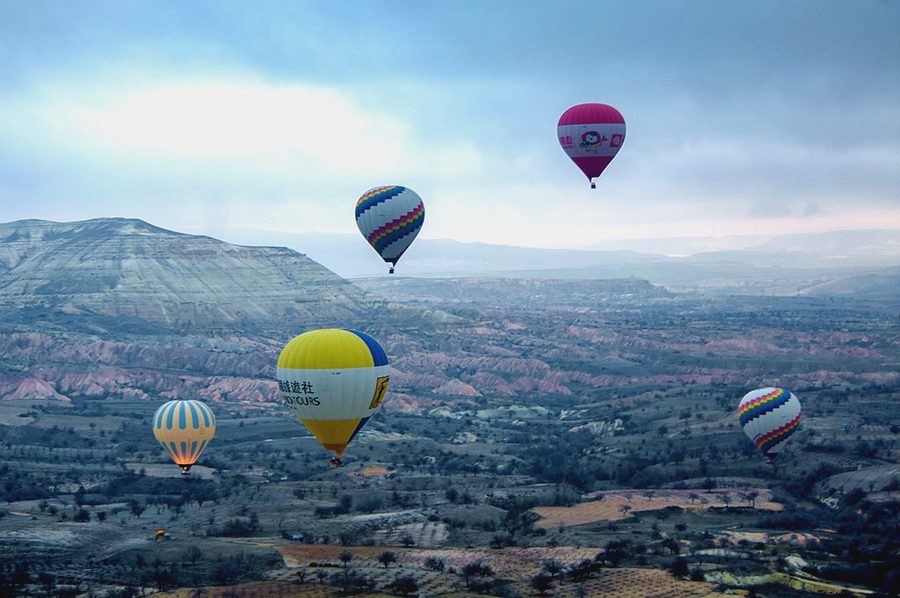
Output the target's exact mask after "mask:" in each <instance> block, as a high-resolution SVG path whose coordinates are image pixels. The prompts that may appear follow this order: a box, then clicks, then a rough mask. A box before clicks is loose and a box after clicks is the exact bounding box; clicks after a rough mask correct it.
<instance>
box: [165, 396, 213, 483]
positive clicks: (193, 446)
mask: <svg viewBox="0 0 900 598" xmlns="http://www.w3.org/2000/svg"><path fill="white" fill-rule="evenodd" d="M215 433H216V416H215V415H213V412H212V409H210V408H209V407H207V406H206V403H203V402H202V401H195V400H193V399H187V400H176V401H169V402H168V403H165V404H163V405H162V406H161V407H160V408H159V409H157V410H156V413H155V414H154V415H153V435H154V436H156V440H158V441H159V443H160V444H161V445H162V447H163V448H164V449H166V451H168V453H169V455H171V456H172V460H173V461H175V464H176V465H178V466H179V467H181V473H183V474H185V475H186V474H187V473H188V472H189V471H190V470H191V466H192V465H193V464H194V463H196V462H197V459H199V458H200V453H202V452H203V449H205V448H206V445H207V444H209V441H210V440H212V439H213V436H214V435H215Z"/></svg>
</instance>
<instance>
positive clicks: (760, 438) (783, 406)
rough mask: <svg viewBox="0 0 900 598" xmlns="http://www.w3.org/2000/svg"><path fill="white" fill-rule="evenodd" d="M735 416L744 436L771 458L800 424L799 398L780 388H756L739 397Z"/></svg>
mask: <svg viewBox="0 0 900 598" xmlns="http://www.w3.org/2000/svg"><path fill="white" fill-rule="evenodd" d="M738 417H739V418H740V422H741V427H742V428H743V429H744V433H745V434H746V435H747V437H748V438H750V440H752V441H753V442H754V444H756V447H757V448H758V449H759V450H761V451H762V452H763V454H764V455H766V457H769V459H773V458H774V457H775V455H776V454H777V453H778V452H779V451H780V450H781V449H782V448H783V447H784V443H785V441H787V439H788V438H790V437H791V435H792V434H793V433H794V432H796V431H797V428H798V426H799V425H800V419H801V418H802V413H801V409H800V400H799V399H798V398H797V396H796V395H795V394H794V393H792V392H791V391H789V390H785V389H783V388H772V387H767V388H758V389H756V390H751V391H750V392H748V393H747V394H746V395H744V398H742V399H741V402H740V404H739V405H738Z"/></svg>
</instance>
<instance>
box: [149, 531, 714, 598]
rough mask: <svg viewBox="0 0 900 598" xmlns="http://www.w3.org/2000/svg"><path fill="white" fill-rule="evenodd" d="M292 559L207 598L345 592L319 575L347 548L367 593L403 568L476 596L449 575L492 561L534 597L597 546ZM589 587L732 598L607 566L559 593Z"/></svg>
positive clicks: (325, 549) (430, 585) (288, 554)
mask: <svg viewBox="0 0 900 598" xmlns="http://www.w3.org/2000/svg"><path fill="white" fill-rule="evenodd" d="M274 548H276V549H277V550H278V551H279V552H280V553H281V554H282V556H283V557H284V560H285V564H286V565H287V569H282V570H278V571H273V572H271V574H270V577H271V579H270V580H269V581H265V582H258V583H250V584H241V585H237V586H230V587H221V588H217V587H211V588H206V589H205V590H204V593H203V596H204V597H207V598H223V597H225V596H240V597H248V598H257V597H259V598H262V597H264V596H281V597H285V598H288V597H294V596H311V597H314V598H316V597H321V598H324V597H331V596H338V595H339V593H338V591H337V589H335V588H332V587H331V586H329V585H328V584H327V583H323V582H322V581H320V580H319V578H318V577H317V575H316V573H317V572H319V571H322V572H323V573H324V574H325V575H326V576H328V577H330V576H331V575H333V574H334V573H336V572H339V571H341V570H342V569H341V563H340V559H339V555H340V553H342V552H344V551H347V552H350V553H351V554H352V555H353V560H352V561H351V563H350V566H351V567H352V568H353V569H354V570H356V571H358V572H360V573H362V574H364V575H366V576H368V577H370V578H371V579H372V580H373V581H374V582H375V589H374V590H373V592H372V593H367V594H366V595H367V596H388V595H391V594H384V593H379V590H383V589H384V588H386V586H387V585H388V584H390V583H391V581H392V580H393V579H394V578H395V577H396V576H397V575H398V574H400V573H403V574H410V575H413V576H414V577H415V578H416V580H417V581H418V582H419V592H421V593H424V594H425V595H426V596H430V597H436V596H440V597H449V596H461V597H462V596H476V594H472V593H470V592H467V591H466V587H465V583H464V581H463V579H462V578H461V577H460V576H459V575H456V574H452V573H449V570H450V568H451V567H452V568H454V569H455V570H457V571H459V570H460V569H461V568H462V567H463V566H464V565H466V564H468V563H472V562H480V563H482V564H485V565H489V566H490V567H491V568H492V569H493V570H494V572H495V574H496V576H497V577H498V578H503V579H507V580H510V585H511V586H512V588H513V589H514V590H515V591H516V592H518V593H519V594H521V595H523V596H528V595H532V594H534V591H533V590H532V589H531V588H530V585H529V583H530V580H531V578H532V576H534V575H535V574H537V573H538V571H539V570H540V568H541V566H542V563H543V562H544V561H546V560H550V559H553V560H557V561H559V562H561V563H563V564H566V565H570V564H574V563H577V562H579V561H581V560H583V559H590V558H593V556H594V555H595V553H596V552H597V550H596V549H595V548H573V547H542V548H506V549H502V550H492V549H469V550H421V549H404V548H391V549H390V550H391V551H392V552H394V553H395V554H396V555H397V562H396V563H395V564H393V565H391V566H390V567H388V568H385V567H383V566H381V565H380V564H379V563H378V561H377V556H378V554H380V553H381V552H383V551H384V550H386V549H385V548H384V547H372V546H350V547H342V546H326V545H304V544H289V545H275V546H274ZM429 557H436V558H439V559H442V560H443V561H444V563H445V564H446V565H447V567H448V569H447V572H445V573H438V572H434V571H429V570H426V569H425V567H424V563H425V560H426V559H428V558H429ZM300 568H303V570H304V571H305V572H306V578H305V582H304V583H303V584H300V583H298V581H299V580H298V578H297V572H298V571H299V570H300ZM580 589H582V590H583V591H584V592H585V595H587V596H600V595H605V596H624V597H634V598H638V597H651V598H652V597H659V598H662V597H668V596H691V597H698V598H707V597H708V598H716V597H719V596H725V594H721V593H718V592H716V591H715V590H714V585H713V584H711V583H701V582H689V581H683V580H679V579H676V578H674V577H672V576H671V575H669V574H668V573H667V572H665V571H659V570H654V569H631V568H621V569H604V570H602V571H600V572H598V573H595V574H594V575H593V576H592V578H590V579H588V580H585V581H584V582H583V583H571V582H566V583H562V584H557V587H556V589H555V590H554V593H553V595H554V596H558V597H569V596H577V595H578V592H579V591H580ZM190 592H191V590H190V589H184V588H183V589H180V590H178V591H173V592H168V593H163V594H156V595H157V596H162V597H167V598H190V597H191V593H190Z"/></svg>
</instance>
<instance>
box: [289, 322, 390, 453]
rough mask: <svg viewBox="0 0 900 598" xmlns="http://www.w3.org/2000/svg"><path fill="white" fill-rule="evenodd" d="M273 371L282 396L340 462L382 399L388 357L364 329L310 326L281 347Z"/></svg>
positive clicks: (386, 385) (300, 419) (386, 377)
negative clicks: (320, 328)
mask: <svg viewBox="0 0 900 598" xmlns="http://www.w3.org/2000/svg"><path fill="white" fill-rule="evenodd" d="M277 377H278V386H279V388H280V389H281V394H282V396H283V397H284V402H285V403H286V404H287V405H288V407H290V408H291V410H292V411H293V414H294V416H295V417H296V418H297V420H298V421H299V422H300V423H301V424H303V425H304V426H306V428H307V429H308V430H309V431H310V432H311V433H312V435H313V436H315V437H316V439H317V440H318V441H319V443H321V445H322V446H324V447H325V448H326V449H328V450H330V451H332V452H334V454H335V455H336V457H335V458H334V459H332V466H334V467H340V465H341V462H340V459H339V457H341V456H342V455H343V454H344V450H345V449H346V448H347V445H348V444H349V443H350V441H352V440H353V439H354V438H355V437H356V435H357V434H359V431H360V430H361V429H362V428H363V426H365V425H366V422H368V421H369V418H370V417H372V414H374V413H375V412H376V411H378V408H379V407H380V406H381V403H382V401H383V400H384V397H385V394H386V393H387V388H388V360H387V355H386V354H385V352H384V349H382V348H381V345H379V344H378V343H377V342H376V341H375V339H373V338H372V337H371V336H369V335H368V334H364V333H362V332H358V331H356V330H341V329H336V328H331V329H325V330H311V331H309V332H305V333H303V334H301V335H300V336H296V337H294V338H293V339H291V341H290V342H288V344H287V345H285V347H284V349H282V351H281V354H280V355H279V356H278V368H277Z"/></svg>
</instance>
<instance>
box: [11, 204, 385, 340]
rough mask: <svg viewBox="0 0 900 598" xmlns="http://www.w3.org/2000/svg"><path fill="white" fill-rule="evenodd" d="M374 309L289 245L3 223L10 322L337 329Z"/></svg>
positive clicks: (110, 225)
mask: <svg viewBox="0 0 900 598" xmlns="http://www.w3.org/2000/svg"><path fill="white" fill-rule="evenodd" d="M368 307H369V302H368V300H367V298H366V296H365V294H364V293H363V292H362V291H360V290H359V289H358V288H357V287H355V286H353V285H352V284H350V283H348V282H347V281H345V280H344V279H342V278H340V277H339V276H337V275H336V274H334V273H332V272H331V271H329V270H327V269H325V268H324V267H322V266H320V265H319V264H317V263H316V262H314V261H312V260H310V259H309V258H307V257H306V256H304V255H302V254H300V253H297V252H296V251H293V250H290V249H286V248H282V247H242V246H238V245H230V244H228V243H223V242H222V241H218V240H216V239H212V238H209V237H200V236H194V235H186V234H181V233H176V232H172V231H168V230H164V229H161V228H157V227H155V226H152V225H150V224H147V223H146V222H143V221H140V220H129V219H120V218H109V219H107V218H103V219H97V220H88V221H84V222H71V223H56V222H46V221H41V220H26V221H20V222H13V223H10V224H0V319H2V320H3V321H4V322H5V323H7V324H10V323H16V322H18V323H20V324H24V325H26V326H28V327H31V326H33V325H34V324H35V323H37V324H42V323H46V322H52V321H58V320H60V319H63V320H65V321H66V322H67V325H66V327H70V326H71V325H72V324H73V323H75V322H79V323H81V324H87V323H88V322H90V325H92V326H94V327H95V328H98V329H101V330H105V331H109V332H124V333H127V332H130V331H133V330H135V329H139V330H147V329H154V328H162V329H168V330H179V331H194V332H197V331H202V330H218V329H227V330H228V331H229V332H235V331H237V330H260V329H270V328H272V327H273V325H274V324H275V323H282V324H283V323H289V324H293V325H295V326H296V325H300V324H302V325H303V326H305V327H309V325H310V324H322V325H328V324H332V325H333V324H336V323H338V322H342V321H345V320H347V319H353V316H354V315H355V314H358V313H359V312H361V311H364V310H366V309H367V308H368ZM42 320H43V321H44V322H41V321H42Z"/></svg>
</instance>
